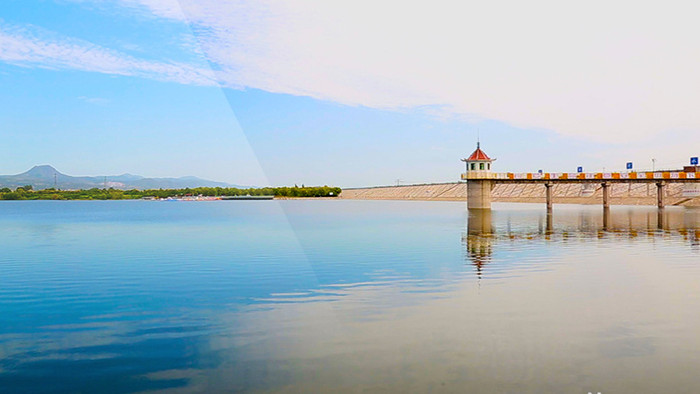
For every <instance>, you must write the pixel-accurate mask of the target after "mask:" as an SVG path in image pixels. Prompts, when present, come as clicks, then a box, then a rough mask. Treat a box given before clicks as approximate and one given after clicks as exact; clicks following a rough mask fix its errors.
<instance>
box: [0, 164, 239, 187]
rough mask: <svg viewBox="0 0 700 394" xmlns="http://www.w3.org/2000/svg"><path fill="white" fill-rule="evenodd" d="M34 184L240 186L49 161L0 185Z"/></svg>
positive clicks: (5, 177)
mask: <svg viewBox="0 0 700 394" xmlns="http://www.w3.org/2000/svg"><path fill="white" fill-rule="evenodd" d="M25 185H32V187H33V188H34V189H37V190H38V189H47V188H51V187H54V185H56V187H57V188H59V189H63V190H70V189H92V188H94V187H97V188H104V187H105V186H106V187H107V188H110V187H113V188H115V189H124V190H127V189H142V190H143V189H184V188H186V187H238V188H247V187H248V186H240V185H233V184H230V183H224V182H215V181H210V180H206V179H201V178H197V177H194V176H185V177H180V178H145V177H143V176H140V175H132V174H122V175H108V176H71V175H66V174H63V173H61V172H59V171H58V170H56V169H55V168H53V167H51V166H49V165H42V166H34V167H32V169H30V170H29V171H26V172H23V173H21V174H17V175H0V187H9V188H11V189H14V188H17V187H19V186H25Z"/></svg>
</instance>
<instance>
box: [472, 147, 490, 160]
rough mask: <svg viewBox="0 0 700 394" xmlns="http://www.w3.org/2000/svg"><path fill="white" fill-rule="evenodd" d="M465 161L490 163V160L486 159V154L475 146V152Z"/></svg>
mask: <svg viewBox="0 0 700 394" xmlns="http://www.w3.org/2000/svg"><path fill="white" fill-rule="evenodd" d="M467 161H491V158H490V157H488V155H487V154H486V153H484V151H483V150H481V148H480V147H479V145H478V144H477V145H476V150H475V151H474V153H472V155H471V156H469V158H468V159H467Z"/></svg>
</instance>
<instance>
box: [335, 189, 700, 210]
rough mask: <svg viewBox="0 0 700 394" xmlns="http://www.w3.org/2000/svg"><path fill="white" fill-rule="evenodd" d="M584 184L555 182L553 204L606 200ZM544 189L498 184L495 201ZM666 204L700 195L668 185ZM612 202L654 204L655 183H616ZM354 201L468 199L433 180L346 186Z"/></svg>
mask: <svg viewBox="0 0 700 394" xmlns="http://www.w3.org/2000/svg"><path fill="white" fill-rule="evenodd" d="M588 187H590V189H588V188H587V187H584V185H582V184H575V183H570V184H555V185H554V186H553V189H552V192H553V196H554V203H559V204H600V203H601V202H602V199H603V192H602V187H601V186H600V185H595V188H593V187H592V186H588ZM544 193H545V188H544V186H543V185H541V184H516V183H512V184H497V185H494V188H493V191H492V196H493V199H494V201H496V202H542V203H544V201H545V194H544ZM667 193H668V194H667V204H668V205H684V206H700V198H693V199H688V198H686V197H683V185H682V184H673V183H672V184H669V185H668V187H667ZM610 196H611V203H612V204H616V205H655V204H656V186H654V185H652V184H614V185H612V189H611V193H610ZM339 197H340V198H344V199H352V200H423V201H466V199H467V185H466V184H465V183H431V184H420V185H405V186H377V187H367V188H354V189H343V192H342V193H341V194H340V196H339Z"/></svg>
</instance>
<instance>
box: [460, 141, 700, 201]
mask: <svg viewBox="0 0 700 394" xmlns="http://www.w3.org/2000/svg"><path fill="white" fill-rule="evenodd" d="M462 161H463V162H465V163H466V172H465V173H463V174H462V180H465V181H467V207H468V208H469V209H491V201H492V197H491V190H492V188H493V186H494V185H495V184H504V183H505V184H507V183H531V184H542V185H543V186H544V188H545V196H546V204H547V209H548V210H551V209H552V204H553V198H552V186H554V185H555V184H557V183H582V184H598V185H600V186H602V191H603V207H605V208H609V207H610V189H611V186H612V185H613V184H617V183H626V184H633V183H643V184H654V185H656V188H657V193H656V196H657V197H656V200H657V206H658V207H659V208H664V206H665V205H666V187H667V185H668V184H670V183H684V184H687V186H686V187H685V190H684V193H685V195H686V196H687V197H688V198H693V197H697V196H699V195H700V187H698V186H700V167H699V166H689V167H686V168H685V169H684V170H678V171H653V172H648V171H630V172H595V173H583V172H576V173H550V172H547V173H545V172H537V173H510V172H508V173H494V172H491V164H492V162H493V161H494V160H493V159H491V158H489V157H488V156H487V155H486V153H484V152H483V151H482V150H481V148H480V146H479V144H477V148H476V150H475V151H474V153H472V154H471V156H469V158H467V159H462Z"/></svg>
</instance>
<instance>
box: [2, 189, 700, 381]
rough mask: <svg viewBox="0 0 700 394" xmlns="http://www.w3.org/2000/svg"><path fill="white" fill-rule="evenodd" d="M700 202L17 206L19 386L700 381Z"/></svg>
mask: <svg viewBox="0 0 700 394" xmlns="http://www.w3.org/2000/svg"><path fill="white" fill-rule="evenodd" d="M698 311H700V210H693V209H686V208H677V207H668V208H666V209H664V210H663V211H658V210H657V209H656V208H655V207H640V206H637V207H631V206H613V207H612V208H611V209H610V211H609V212H604V210H603V209H602V207H600V206H579V205H555V207H554V210H553V212H552V214H551V215H550V216H548V215H547V213H546V210H545V209H544V207H543V206H542V204H532V205H531V204H508V203H494V204H493V210H492V212H491V213H490V214H475V213H473V214H471V215H470V214H469V213H468V212H467V210H466V203H465V202H424V201H362V200H330V199H323V200H321V199H319V200H281V201H246V202H245V203H231V202H222V201H201V202H196V203H193V202H181V201H173V202H168V203H160V202H154V201H4V202H0V392H2V393H11V392H52V393H53V392H55V393H61V392H71V393H73V392H98V391H99V392H107V393H131V392H176V393H180V392H363V391H366V392H428V391H432V392H469V393H547V392H561V393H568V392H570V393H588V392H601V393H620V392H626V393H632V392H633V393H658V392H674V393H694V392H698V390H700V374H698V373H697V366H698V365H699V363H700V336H699V335H698V334H697V333H698V332H700V314H699V313H698Z"/></svg>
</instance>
